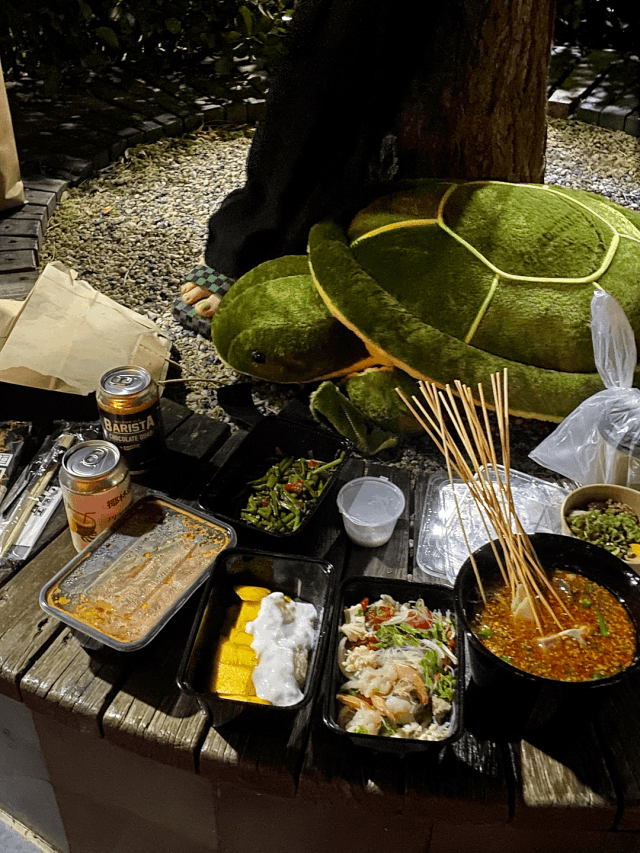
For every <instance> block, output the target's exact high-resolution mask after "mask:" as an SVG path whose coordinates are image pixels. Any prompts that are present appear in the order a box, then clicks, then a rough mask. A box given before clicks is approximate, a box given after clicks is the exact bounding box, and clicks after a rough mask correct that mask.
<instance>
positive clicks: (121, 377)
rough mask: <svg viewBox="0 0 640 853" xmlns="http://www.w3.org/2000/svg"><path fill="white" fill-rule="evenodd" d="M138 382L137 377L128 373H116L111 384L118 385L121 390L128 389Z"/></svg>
mask: <svg viewBox="0 0 640 853" xmlns="http://www.w3.org/2000/svg"><path fill="white" fill-rule="evenodd" d="M135 381H136V377H135V376H131V375H129V374H126V373H116V374H114V375H113V376H112V377H111V384H112V385H118V386H119V387H120V388H128V387H129V386H130V385H133V383H134V382H135Z"/></svg>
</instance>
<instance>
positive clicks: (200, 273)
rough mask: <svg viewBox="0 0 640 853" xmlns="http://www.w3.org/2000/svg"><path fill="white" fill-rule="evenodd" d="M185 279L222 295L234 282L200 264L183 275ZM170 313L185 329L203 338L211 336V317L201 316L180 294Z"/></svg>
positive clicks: (210, 291) (226, 276)
mask: <svg viewBox="0 0 640 853" xmlns="http://www.w3.org/2000/svg"><path fill="white" fill-rule="evenodd" d="M184 280H185V281H192V282H193V283H194V284H197V285H198V286H199V287H204V288H205V289H206V290H208V291H209V293H215V294H217V295H218V296H221V297H222V296H224V295H225V293H226V292H227V291H228V290H229V288H230V287H231V285H232V284H233V282H234V279H232V278H229V276H228V275H224V274H223V273H221V272H216V271H215V270H213V269H211V267H208V266H206V265H205V264H202V265H200V266H197V267H196V268H195V269H193V270H192V271H191V272H190V273H188V275H186V276H185V277H184ZM172 313H173V317H174V319H175V320H176V321H177V322H178V323H180V325H181V326H183V327H184V328H185V329H189V330H190V331H192V332H197V333H198V334H199V335H202V337H203V338H209V337H210V336H211V317H203V316H202V315H201V314H198V312H197V311H196V309H195V305H187V303H186V302H185V301H184V300H183V298H182V297H181V296H178V297H177V299H175V301H174V303H173V308H172Z"/></svg>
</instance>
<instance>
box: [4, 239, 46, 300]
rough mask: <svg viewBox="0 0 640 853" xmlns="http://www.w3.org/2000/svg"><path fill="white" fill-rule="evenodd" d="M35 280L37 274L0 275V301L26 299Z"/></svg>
mask: <svg viewBox="0 0 640 853" xmlns="http://www.w3.org/2000/svg"><path fill="white" fill-rule="evenodd" d="M16 239H23V238H16ZM24 239H30V238H24ZM37 280H38V273H37V272H18V273H3V274H2V275H0V299H17V300H23V299H26V298H27V296H28V295H29V293H30V292H31V290H32V288H33V285H34V284H35V283H36V281H37Z"/></svg>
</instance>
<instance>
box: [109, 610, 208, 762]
mask: <svg viewBox="0 0 640 853" xmlns="http://www.w3.org/2000/svg"><path fill="white" fill-rule="evenodd" d="M196 606H197V594H196V596H194V598H193V599H192V600H190V601H189V602H188V603H187V604H186V605H185V606H184V607H183V608H182V609H181V611H179V613H178V614H177V615H176V616H174V617H173V619H172V620H171V622H170V623H169V624H168V625H167V626H166V627H165V628H164V629H163V630H162V631H161V632H160V634H159V635H158V637H157V638H156V639H155V640H153V641H152V642H151V643H150V644H149V645H148V646H147V647H146V648H145V649H143V650H141V652H140V653H138V654H137V655H136V656H135V657H136V660H134V661H133V663H132V666H131V669H130V672H129V675H128V677H127V678H126V679H125V680H124V681H123V683H122V684H121V686H120V688H119V690H118V692H117V693H116V694H115V695H114V696H113V697H112V700H111V701H110V703H109V706H108V708H106V709H105V712H104V715H103V717H102V729H103V733H104V737H105V738H106V740H107V741H109V742H110V743H113V744H115V745H117V746H122V747H124V748H127V749H130V750H132V751H134V752H137V753H138V754H140V755H144V756H146V757H148V758H154V759H157V760H159V761H162V762H163V763H164V764H171V765H172V766H175V767H184V768H187V769H189V768H190V769H192V770H194V769H195V754H196V747H197V746H198V745H199V743H200V742H201V740H202V739H203V737H204V732H205V729H206V726H207V720H206V716H205V715H204V714H203V713H202V711H201V710H200V706H199V705H198V703H197V701H195V700H193V699H191V698H189V697H186V696H184V695H183V694H182V693H181V692H180V690H179V689H178V686H177V684H176V675H177V672H178V666H179V663H180V659H181V657H182V651H183V649H184V647H185V645H186V640H187V637H188V634H189V631H190V629H191V625H192V623H193V618H194V615H195V609H196Z"/></svg>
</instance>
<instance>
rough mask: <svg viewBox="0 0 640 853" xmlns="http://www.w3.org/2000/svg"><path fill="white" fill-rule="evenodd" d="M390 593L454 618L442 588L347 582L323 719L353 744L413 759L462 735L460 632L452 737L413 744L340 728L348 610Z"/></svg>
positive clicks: (331, 648) (333, 637)
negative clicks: (343, 640) (342, 650)
mask: <svg viewBox="0 0 640 853" xmlns="http://www.w3.org/2000/svg"><path fill="white" fill-rule="evenodd" d="M383 593H386V594H387V595H390V596H392V598H394V599H395V600H396V601H399V602H401V603H404V602H406V601H416V600H417V599H419V598H421V599H422V600H423V601H424V603H425V604H426V606H427V607H428V608H429V609H430V610H440V611H442V612H443V613H446V612H447V611H449V612H451V614H452V615H453V609H454V607H453V590H452V589H449V587H446V586H441V585H439V584H423V583H414V582H412V581H407V580H401V579H398V578H389V579H387V578H378V577H370V578H368V577H364V578H351V579H349V580H346V581H344V582H343V584H342V586H341V588H340V595H339V602H338V606H336V608H335V611H334V618H333V620H332V625H331V634H330V638H329V642H328V644H327V661H326V664H325V676H324V680H323V719H324V722H325V724H326V725H327V726H328V727H329V729H330V730H331V731H332V732H335V734H337V735H339V736H340V737H341V738H346V739H349V740H351V741H353V743H355V744H357V745H359V746H364V747H368V748H369V749H375V750H378V751H380V752H392V753H395V754H396V755H411V754H414V753H421V752H432V751H434V750H438V749H441V748H442V747H443V746H445V745H447V744H450V743H453V742H454V741H455V740H457V739H458V738H459V737H460V735H461V734H462V725H463V696H464V680H465V665H464V653H465V649H464V642H462V638H461V635H460V633H459V631H458V629H457V628H456V642H455V647H454V654H455V656H456V657H457V659H458V664H457V667H456V689H455V695H454V699H453V703H452V704H453V710H452V713H451V728H450V735H449V736H448V737H447V738H445V739H443V740H410V739H408V738H395V737H385V736H384V735H369V734H359V733H356V732H347V731H346V730H345V729H343V728H342V727H341V726H339V725H338V722H337V720H338V711H339V705H338V700H337V699H336V694H337V693H338V691H339V690H340V687H341V686H342V685H343V684H344V682H345V680H346V678H345V676H344V674H343V673H342V671H341V670H340V667H339V665H338V644H339V642H340V639H341V636H342V635H341V634H340V631H339V629H340V625H341V624H342V622H343V621H344V609H345V607H352V606H353V605H354V604H358V602H360V601H362V599H363V598H368V599H369V601H377V600H378V599H379V598H380V596H381V595H382V594H383Z"/></svg>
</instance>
